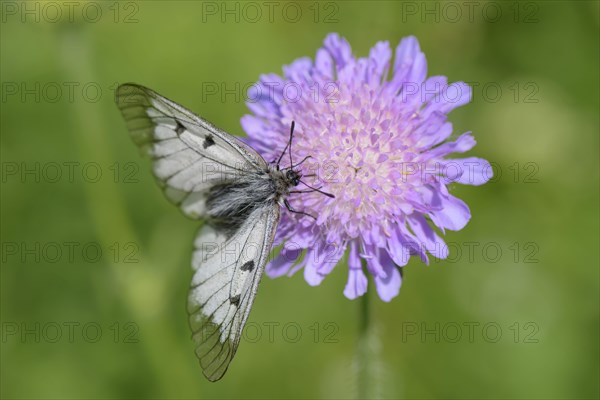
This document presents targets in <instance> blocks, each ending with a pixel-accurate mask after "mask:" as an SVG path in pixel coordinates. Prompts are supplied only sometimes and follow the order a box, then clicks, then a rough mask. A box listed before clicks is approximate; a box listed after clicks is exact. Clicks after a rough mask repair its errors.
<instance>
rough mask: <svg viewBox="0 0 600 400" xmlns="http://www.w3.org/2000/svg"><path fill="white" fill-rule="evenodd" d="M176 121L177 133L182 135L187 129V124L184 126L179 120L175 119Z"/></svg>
mask: <svg viewBox="0 0 600 400" xmlns="http://www.w3.org/2000/svg"><path fill="white" fill-rule="evenodd" d="M175 123H176V124H177V126H176V127H175V132H177V135H181V134H182V133H183V131H185V126H183V125H182V124H181V122H179V121H175Z"/></svg>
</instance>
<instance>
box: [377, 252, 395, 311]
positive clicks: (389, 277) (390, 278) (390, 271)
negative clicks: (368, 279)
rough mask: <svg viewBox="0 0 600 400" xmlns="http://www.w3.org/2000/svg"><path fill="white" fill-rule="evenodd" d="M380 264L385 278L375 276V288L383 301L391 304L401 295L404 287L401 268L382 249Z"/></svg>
mask: <svg viewBox="0 0 600 400" xmlns="http://www.w3.org/2000/svg"><path fill="white" fill-rule="evenodd" d="M378 259H379V263H380V264H381V265H382V266H383V269H384V270H385V276H382V275H377V276H374V277H373V278H374V280H375V287H376V288H377V293H378V294H379V298H381V300H383V301H386V302H389V301H391V300H392V299H393V298H394V297H396V296H398V293H400V286H401V285H402V276H401V275H400V270H399V267H398V266H396V265H395V264H394V262H393V261H392V259H391V258H390V257H389V255H388V253H387V252H386V251H385V250H383V249H381V251H380V252H379V257H378Z"/></svg>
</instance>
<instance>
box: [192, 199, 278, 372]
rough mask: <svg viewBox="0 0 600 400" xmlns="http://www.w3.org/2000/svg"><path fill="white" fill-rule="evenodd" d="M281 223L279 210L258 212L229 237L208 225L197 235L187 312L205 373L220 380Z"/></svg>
mask: <svg viewBox="0 0 600 400" xmlns="http://www.w3.org/2000/svg"><path fill="white" fill-rule="evenodd" d="M278 222H279V206H278V205H276V204H271V205H268V206H265V207H262V208H259V209H256V210H255V211H254V212H253V213H252V215H251V216H250V217H249V218H248V219H247V221H246V223H244V224H243V225H242V226H241V227H240V228H239V230H238V231H237V232H236V233H235V234H234V235H233V236H231V237H228V236H227V235H226V234H224V233H220V232H218V231H217V230H215V228H214V227H212V226H209V225H205V226H204V227H203V228H202V229H201V231H200V233H199V234H198V236H197V238H196V241H195V247H196V250H195V252H194V255H193V260H192V265H193V267H194V270H195V273H194V277H193V280H192V285H191V288H190V293H189V298H188V312H189V315H190V326H191V328H192V331H193V339H194V341H195V342H196V355H197V357H198V359H199V360H200V365H201V367H202V369H203V372H204V375H205V376H206V377H207V378H208V379H209V380H211V381H215V380H218V379H220V378H221V377H222V376H223V374H224V373H225V371H226V370H227V367H228V365H229V363H230V362H231V359H232V358H233V356H234V354H235V352H236V350H237V347H238V344H239V341H240V338H241V336H242V330H243V327H244V324H245V323H246V320H247V318H248V315H249V313H250V309H251V307H252V303H253V302H254V297H255V295H256V290H257V287H258V283H259V282H260V279H261V277H262V274H263V271H264V267H265V264H266V262H267V257H268V255H269V252H270V250H271V245H272V243H273V238H274V235H275V230H276V228H277V224H278Z"/></svg>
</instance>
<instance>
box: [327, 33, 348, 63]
mask: <svg viewBox="0 0 600 400" xmlns="http://www.w3.org/2000/svg"><path fill="white" fill-rule="evenodd" d="M324 47H325V49H326V50H327V51H328V52H329V54H331V56H332V57H333V60H334V61H335V64H336V68H337V71H338V72H339V71H341V70H342V69H343V68H344V67H345V66H346V65H347V64H349V63H350V62H351V61H352V49H351V48H350V44H349V43H348V42H347V41H346V39H344V38H342V37H340V35H338V34H337V33H330V34H329V35H327V37H326V38H325V42H324Z"/></svg>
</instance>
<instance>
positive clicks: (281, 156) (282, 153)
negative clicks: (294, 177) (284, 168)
mask: <svg viewBox="0 0 600 400" xmlns="http://www.w3.org/2000/svg"><path fill="white" fill-rule="evenodd" d="M294 126H295V123H294V121H292V129H291V130H290V140H288V142H287V144H286V145H285V148H284V149H283V151H282V152H281V155H280V156H279V159H278V160H277V170H279V164H280V163H281V159H282V158H283V155H284V154H285V152H286V150H287V149H288V147H291V146H292V135H293V133H294ZM291 160H292V149H291V148H290V161H291Z"/></svg>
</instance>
